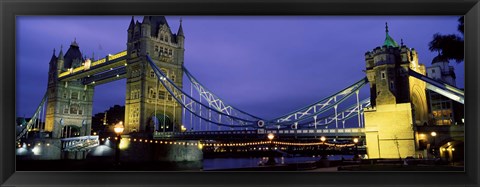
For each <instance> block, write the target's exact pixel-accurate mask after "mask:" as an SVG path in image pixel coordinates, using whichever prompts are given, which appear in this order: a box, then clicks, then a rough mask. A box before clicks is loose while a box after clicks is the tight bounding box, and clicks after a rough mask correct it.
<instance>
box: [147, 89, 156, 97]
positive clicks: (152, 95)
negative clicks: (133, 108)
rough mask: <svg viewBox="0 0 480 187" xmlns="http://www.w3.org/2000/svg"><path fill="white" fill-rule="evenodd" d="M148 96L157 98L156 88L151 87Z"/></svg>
mask: <svg viewBox="0 0 480 187" xmlns="http://www.w3.org/2000/svg"><path fill="white" fill-rule="evenodd" d="M148 97H150V98H155V97H156V93H155V90H154V89H153V88H150V90H149V93H148Z"/></svg>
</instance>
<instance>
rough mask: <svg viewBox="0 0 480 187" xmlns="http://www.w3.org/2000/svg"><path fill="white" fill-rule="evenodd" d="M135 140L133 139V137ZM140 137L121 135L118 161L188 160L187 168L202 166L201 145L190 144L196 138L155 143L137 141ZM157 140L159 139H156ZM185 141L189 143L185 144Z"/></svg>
mask: <svg viewBox="0 0 480 187" xmlns="http://www.w3.org/2000/svg"><path fill="white" fill-rule="evenodd" d="M134 138H135V139H137V141H133V139H134ZM129 139H130V140H129ZM139 140H140V138H138V137H134V136H130V135H122V139H121V143H120V162H144V161H153V162H157V161H158V162H172V163H180V162H188V163H189V164H188V165H189V166H188V167H189V168H192V169H195V168H197V169H199V168H201V167H202V161H203V151H202V147H201V146H192V145H194V144H195V143H197V145H198V141H196V140H182V144H180V143H177V144H173V142H172V143H171V144H157V143H154V142H150V141H147V142H145V141H139ZM157 141H159V140H157ZM183 142H184V143H183ZM187 143H188V144H189V145H187Z"/></svg>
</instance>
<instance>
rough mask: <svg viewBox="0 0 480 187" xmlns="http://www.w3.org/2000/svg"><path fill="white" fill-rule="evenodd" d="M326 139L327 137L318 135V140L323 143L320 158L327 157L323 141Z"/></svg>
mask: <svg viewBox="0 0 480 187" xmlns="http://www.w3.org/2000/svg"><path fill="white" fill-rule="evenodd" d="M326 140H327V138H325V136H322V137H320V141H322V144H323V146H322V147H323V148H322V157H321V158H320V159H327V155H326V154H325V141H326Z"/></svg>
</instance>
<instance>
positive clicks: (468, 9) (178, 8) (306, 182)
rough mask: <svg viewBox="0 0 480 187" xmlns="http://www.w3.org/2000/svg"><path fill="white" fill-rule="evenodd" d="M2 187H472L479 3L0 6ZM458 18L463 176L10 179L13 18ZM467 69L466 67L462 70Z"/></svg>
mask: <svg viewBox="0 0 480 187" xmlns="http://www.w3.org/2000/svg"><path fill="white" fill-rule="evenodd" d="M0 12H1V14H0V20H1V22H0V23H1V24H0V36H1V39H0V49H1V50H0V58H1V63H0V86H1V88H2V92H0V103H1V104H0V145H1V146H0V168H1V169H0V185H2V186H53V185H60V186H67V185H68V186H86V185H89V186H110V185H124V186H153V185H155V186H192V185H198V186H245V185H249V186H273V185H275V186H291V185H295V186H352V185H356V186H377V185H378V186H382V185H385V186H393V185H394V186H413V185H414V186H463V187H465V186H478V185H479V178H480V175H479V172H478V169H479V162H478V161H479V158H478V157H479V156H480V155H479V147H478V146H477V145H478V144H476V143H479V138H478V134H480V132H479V129H478V127H477V126H475V124H478V123H479V121H478V116H477V115H478V107H479V106H480V102H479V100H478V98H479V96H480V95H479V94H478V89H477V86H478V85H479V76H478V72H480V69H479V66H478V63H479V62H480V58H479V57H480V54H479V51H480V49H479V46H480V37H479V35H480V20H479V18H480V3H479V0H465V1H458V0H404V1H402V0H383V1H382V0H362V1H361V2H359V1H355V0H336V1H335V0H321V1H319V0H299V1H294V0H276V1H269V0H243V1H242V0H229V1H225V0H223V1H222V0H201V1H195V0H161V1H154V0H140V1H134V0H104V1H94V0H69V1H61V0H40V1H33V0H17V1H13V0H0ZM158 13H162V14H164V15H465V49H466V50H465V62H464V63H465V77H466V79H465V87H466V90H467V94H466V97H467V99H466V100H467V101H468V102H467V103H466V104H465V108H466V112H465V116H466V118H467V121H468V122H470V124H472V126H468V127H466V129H467V131H466V132H465V136H466V137H467V139H466V140H465V141H467V140H468V142H470V143H467V144H466V149H465V152H466V154H465V161H466V163H468V165H466V166H465V172H421V173H418V172H348V173H346V172H336V173H324V172H262V173H258V172H161V173H159V172H16V171H15V151H14V150H15V144H14V142H15V141H14V138H15V137H14V133H12V132H14V125H10V124H14V122H15V101H16V100H15V88H16V87H15V77H16V71H15V69H16V68H15V58H16V57H15V39H16V38H15V36H16V35H15V29H16V27H15V17H16V16H20V15H148V14H151V15H155V14H158ZM467 62H468V63H467Z"/></svg>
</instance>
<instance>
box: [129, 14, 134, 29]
mask: <svg viewBox="0 0 480 187" xmlns="http://www.w3.org/2000/svg"><path fill="white" fill-rule="evenodd" d="M134 27H135V21H134V19H133V16H132V20H131V21H130V25H129V26H128V30H133V28H134Z"/></svg>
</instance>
